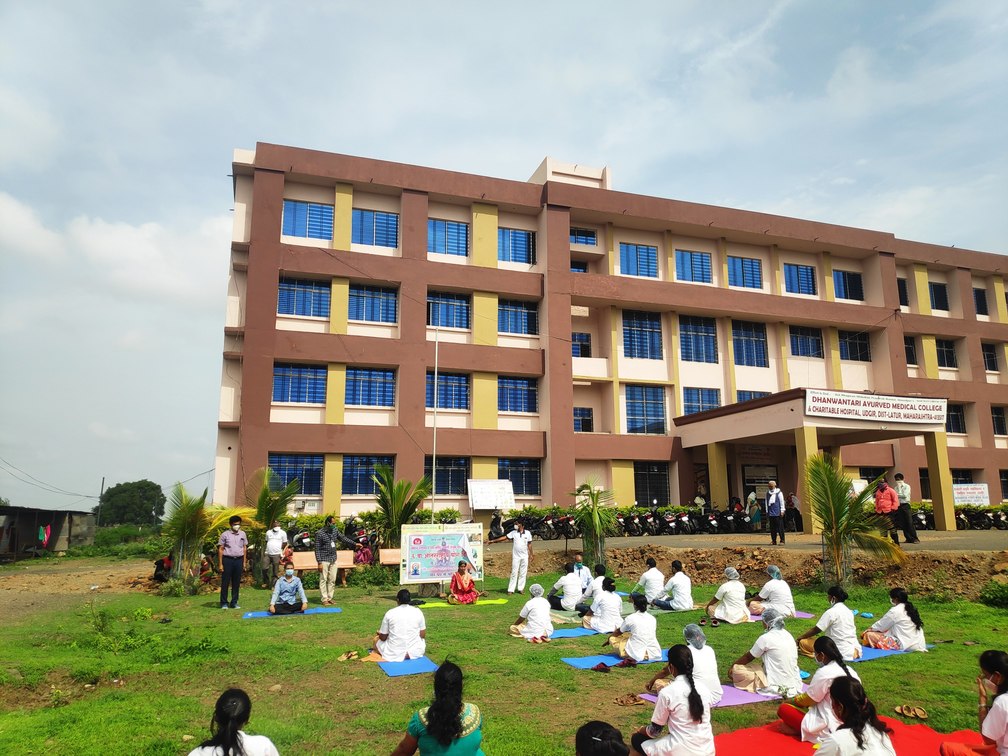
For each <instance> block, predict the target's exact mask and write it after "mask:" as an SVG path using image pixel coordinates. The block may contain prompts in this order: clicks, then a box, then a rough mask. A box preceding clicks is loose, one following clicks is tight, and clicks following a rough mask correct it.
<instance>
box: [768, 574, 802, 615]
mask: <svg viewBox="0 0 1008 756" xmlns="http://www.w3.org/2000/svg"><path fill="white" fill-rule="evenodd" d="M759 597H760V598H761V599H763V608H764V609H767V608H773V609H776V610H777V611H778V612H780V613H781V614H783V615H784V616H785V617H794V613H795V608H794V597H793V596H792V595H791V586H790V585H788V584H787V582H786V581H784V580H777V579H776V578H774V579H771V580H768V581H766V583H764V584H763V587H762V588H760V592H759Z"/></svg>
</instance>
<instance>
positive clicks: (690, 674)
mask: <svg viewBox="0 0 1008 756" xmlns="http://www.w3.org/2000/svg"><path fill="white" fill-rule="evenodd" d="M667 669H668V678H669V679H670V680H671V682H670V683H669V684H668V685H666V686H665V687H663V688H662V689H661V690H659V691H658V701H657V702H656V703H655V708H654V713H653V714H652V715H651V723H650V724H649V725H647V726H646V727H644V728H641V729H640V730H638V731H637V732H636V733H634V734H633V736H631V739H630V742H631V744H632V745H633V748H634V750H635V751H636V752H638V753H644V754H648V755H649V756H713V754H714V732H713V730H712V729H711V723H710V710H711V697H710V695H711V694H710V691H709V690H707V688H706V686H704V684H703V683H701V682H700V681H699V680H697V678H696V673H695V671H694V670H693V657H692V654H690V652H689V650H688V649H687V647H686V646H684V645H682V644H678V645H675V646H672V648H670V649H669V662H668V664H667ZM694 690H695V691H696V693H697V695H699V698H700V703H701V705H702V712H701V713H700V716H699V717H698V718H694V717H693V714H692V713H691V712H690V704H689V697H690V693H691V692H692V691H694ZM665 727H668V733H667V734H665V735H661V732H662V730H663V729H664V728H665Z"/></svg>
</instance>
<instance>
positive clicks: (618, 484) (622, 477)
mask: <svg viewBox="0 0 1008 756" xmlns="http://www.w3.org/2000/svg"><path fill="white" fill-rule="evenodd" d="M612 491H613V502H614V503H615V504H618V505H619V506H621V507H629V506H631V505H632V504H633V502H634V496H635V495H636V494H635V492H634V474H633V460H629V459H614V460H613V461H612Z"/></svg>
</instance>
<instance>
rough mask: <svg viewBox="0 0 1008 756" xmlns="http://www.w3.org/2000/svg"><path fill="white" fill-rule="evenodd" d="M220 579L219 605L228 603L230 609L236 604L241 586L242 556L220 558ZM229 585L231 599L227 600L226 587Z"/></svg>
mask: <svg viewBox="0 0 1008 756" xmlns="http://www.w3.org/2000/svg"><path fill="white" fill-rule="evenodd" d="M221 561H222V562H223V565H222V566H223V568H224V569H223V570H221V581H220V602H221V606H224V605H225V604H228V605H229V606H230V607H231V608H232V609H234V608H235V607H236V606H238V589H239V588H241V579H242V558H241V557H229V556H226V557H224V558H223V559H222V560H221ZM229 586H230V587H231V601H230V603H229V602H228V587H229Z"/></svg>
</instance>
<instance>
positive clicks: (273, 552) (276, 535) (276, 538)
mask: <svg viewBox="0 0 1008 756" xmlns="http://www.w3.org/2000/svg"><path fill="white" fill-rule="evenodd" d="M285 543H287V533H286V532H285V531H284V529H283V528H280V527H276V528H270V529H269V530H267V531H266V556H280V555H281V554H282V553H283V545H284V544H285Z"/></svg>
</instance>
